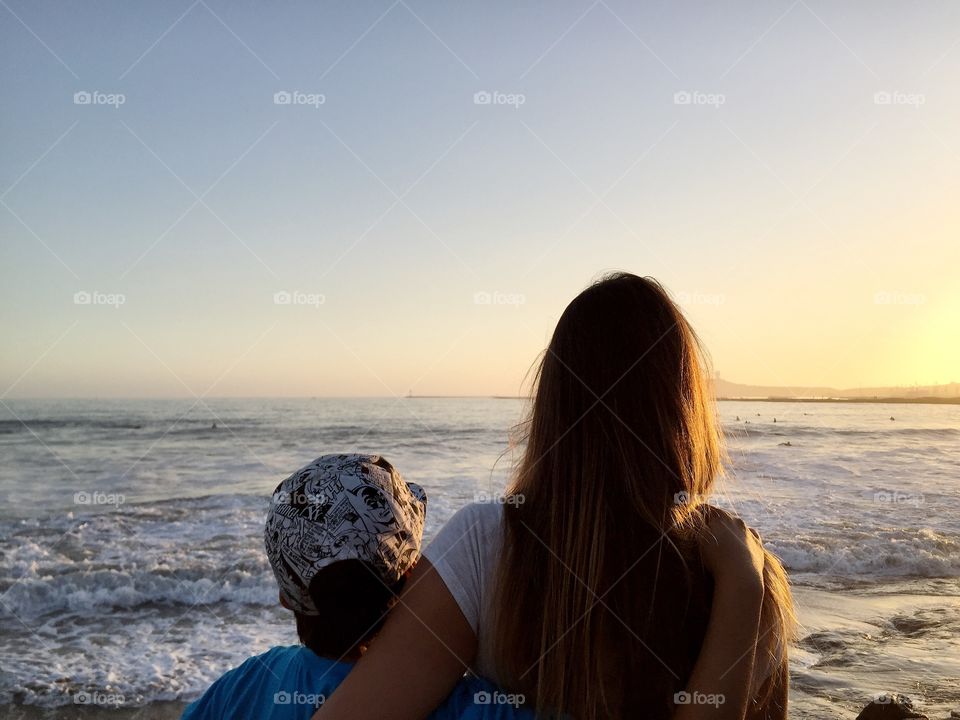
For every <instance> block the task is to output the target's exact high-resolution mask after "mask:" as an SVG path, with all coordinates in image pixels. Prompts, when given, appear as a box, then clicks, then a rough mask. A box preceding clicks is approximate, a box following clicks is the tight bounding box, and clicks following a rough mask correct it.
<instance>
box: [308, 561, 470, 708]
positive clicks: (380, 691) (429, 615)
mask: <svg viewBox="0 0 960 720" xmlns="http://www.w3.org/2000/svg"><path fill="white" fill-rule="evenodd" d="M476 652H477V636H476V634H475V633H474V631H473V628H472V627H471V626H470V623H468V622H467V619H466V618H465V617H464V616H463V613H462V612H460V608H459V606H458V605H457V602H456V600H454V598H453V596H452V595H451V594H450V591H449V590H447V586H446V585H445V584H444V582H443V580H442V579H441V578H440V575H439V574H438V573H437V571H436V570H435V569H434V568H433V566H432V565H431V564H430V562H429V561H428V560H427V559H426V558H421V560H420V562H418V563H417V567H416V568H415V569H414V571H413V574H412V575H411V576H410V580H409V582H408V583H407V589H406V590H404V592H403V593H402V594H401V596H400V601H399V602H398V603H397V605H396V606H395V607H394V608H393V610H391V611H390V617H389V618H387V622H386V624H385V625H384V627H383V629H382V630H381V631H380V633H379V634H378V635H377V637H376V639H375V640H374V641H373V643H372V644H371V646H370V649H369V650H368V651H367V653H366V654H365V655H364V656H363V657H362V658H361V659H360V660H359V661H358V662H357V664H356V666H355V667H354V668H353V670H351V671H350V674H349V675H347V677H346V679H345V680H344V681H343V682H342V683H341V684H340V686H339V687H338V688H337V691H336V692H335V693H333V695H331V696H330V697H329V698H328V699H327V701H326V702H325V703H324V705H323V706H322V707H321V708H320V709H319V710H317V712H316V713H314V715H313V718H312V720H421V719H422V718H426V717H427V716H428V715H429V714H430V713H431V712H433V710H434V709H436V707H437V706H438V705H440V703H442V702H443V701H444V700H445V699H446V697H447V695H449V694H450V691H451V690H452V689H453V687H454V685H456V684H457V681H459V680H460V678H461V677H462V676H463V673H464V671H465V670H466V669H467V667H468V666H469V665H470V664H471V663H473V660H474V656H475V655H476Z"/></svg>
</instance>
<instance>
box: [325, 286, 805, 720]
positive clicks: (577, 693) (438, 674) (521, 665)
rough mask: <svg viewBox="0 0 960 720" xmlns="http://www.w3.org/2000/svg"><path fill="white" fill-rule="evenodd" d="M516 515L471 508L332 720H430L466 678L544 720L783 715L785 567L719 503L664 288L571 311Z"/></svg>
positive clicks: (548, 366) (691, 368) (422, 572)
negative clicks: (522, 703) (479, 680)
mask: <svg viewBox="0 0 960 720" xmlns="http://www.w3.org/2000/svg"><path fill="white" fill-rule="evenodd" d="M523 430H524V436H525V437H524V440H525V448H524V453H523V457H522V459H521V461H520V463H519V466H518V467H517V469H516V471H515V473H514V477H513V481H512V484H511V486H510V488H509V489H508V491H507V494H506V495H505V496H504V498H503V499H502V500H503V501H502V502H496V503H484V504H474V505H470V506H467V507H466V508H464V509H462V510H461V511H460V512H458V513H457V514H456V515H455V516H454V517H453V518H452V519H451V520H450V522H449V523H448V524H447V525H446V526H445V527H444V528H443V529H442V530H441V531H440V533H439V534H438V536H437V537H436V539H435V540H434V541H433V543H432V544H431V545H430V546H429V547H428V548H427V550H426V551H425V552H424V557H423V559H422V560H421V562H420V563H419V565H418V566H417V568H416V569H415V570H414V573H413V576H412V577H411V579H410V582H409V583H408V585H407V589H406V590H405V591H404V593H403V595H401V597H400V601H399V603H398V604H397V606H396V608H395V609H394V610H393V611H392V613H391V615H390V617H389V618H388V619H387V622H386V625H385V627H384V629H383V631H382V632H381V634H380V635H379V636H378V638H377V639H376V640H375V641H374V643H373V644H372V646H371V648H370V650H369V651H368V652H367V654H366V655H365V656H364V657H363V658H362V659H361V660H360V661H359V662H358V663H357V665H356V667H355V668H354V670H353V671H352V672H351V673H350V675H349V676H348V677H347V679H346V680H345V681H344V683H343V684H342V685H341V686H340V688H339V689H338V690H337V692H336V693H335V694H334V695H333V696H332V697H331V698H329V699H328V701H327V703H326V704H325V705H324V706H323V707H322V708H321V709H320V710H319V711H318V713H317V714H316V715H315V718H317V720H341V719H342V720H346V719H347V718H350V719H351V720H358V719H360V720H366V719H367V718H371V719H372V718H379V719H381V720H382V719H383V718H389V719H395V720H414V719H415V718H423V717H426V716H427V715H428V714H429V712H430V711H431V710H432V709H433V708H434V707H436V706H437V705H438V704H439V703H440V701H441V700H442V699H443V698H444V696H445V694H446V693H447V692H449V690H450V689H451V688H452V687H453V685H454V684H455V683H456V681H457V679H458V678H459V677H460V675H461V674H462V673H463V672H464V670H465V669H468V670H470V671H472V672H475V673H476V674H479V675H482V676H485V677H487V678H489V679H491V680H493V681H494V682H496V683H498V684H499V685H500V686H501V687H503V688H504V689H505V691H507V692H509V693H511V696H513V697H522V698H524V699H525V700H526V703H527V705H528V706H529V707H532V708H534V709H535V710H536V711H537V713H538V715H539V716H541V717H565V718H571V719H572V720H596V719H600V718H622V717H644V718H671V717H672V718H686V719H689V718H697V717H709V718H712V719H714V720H719V719H721V718H724V719H725V718H744V717H749V718H785V717H786V698H787V670H786V661H787V657H786V656H787V651H786V649H787V645H788V642H789V640H790V637H791V631H792V624H793V614H792V605H791V600H790V593H789V587H788V584H787V580H786V576H785V574H784V572H783V568H782V567H781V565H780V564H779V562H778V561H777V560H776V558H774V557H773V556H772V555H770V554H769V553H766V552H765V551H764V550H763V549H762V547H761V546H760V544H759V541H758V539H757V538H756V537H755V534H753V533H752V532H751V531H749V530H748V529H747V528H746V527H745V526H744V525H743V523H742V522H741V521H739V520H737V519H736V518H733V517H732V516H730V515H728V514H726V513H723V512H721V511H719V510H716V509H715V508H711V507H710V506H708V505H707V504H706V499H707V498H708V496H709V495H710V493H711V490H712V489H713V487H714V485H715V483H716V482H717V480H718V478H719V477H720V476H721V474H722V471H723V446H722V441H721V433H720V430H719V427H718V423H717V420H716V417H715V414H714V409H713V398H712V392H711V389H710V387H709V379H708V366H707V363H706V360H705V356H704V353H703V352H702V349H701V346H700V343H699V341H698V339H697V336H696V334H695V333H694V331H693V329H692V328H691V327H690V325H689V323H688V322H687V320H686V318H685V317H684V316H683V314H682V312H681V311H680V309H679V308H678V307H677V305H676V304H675V303H674V302H673V301H672V300H671V299H670V297H669V295H668V294H667V293H666V291H665V290H664V289H663V288H662V287H661V286H660V285H659V284H658V283H657V282H656V281H655V280H652V279H650V278H642V277H638V276H635V275H630V274H626V273H617V274H612V275H608V276H606V277H604V278H603V279H601V280H600V281H598V282H596V283H594V284H593V285H591V286H590V287H588V288H587V289H586V290H584V291H583V292H582V293H581V294H580V295H578V296H577V297H576V298H575V299H574V300H573V301H572V302H571V303H570V305H569V306H568V307H567V308H566V310H565V311H564V313H563V315H562V316H561V318H560V320H559V322H558V323H557V327H556V329H555V331H554V334H553V337H552V339H551V341H550V345H549V347H548V348H547V350H546V351H545V353H544V355H543V358H542V361H541V364H540V366H539V370H538V372H537V375H536V378H535V383H534V390H533V398H532V404H531V408H530V415H529V418H528V419H527V421H526V423H525V425H524V428H523Z"/></svg>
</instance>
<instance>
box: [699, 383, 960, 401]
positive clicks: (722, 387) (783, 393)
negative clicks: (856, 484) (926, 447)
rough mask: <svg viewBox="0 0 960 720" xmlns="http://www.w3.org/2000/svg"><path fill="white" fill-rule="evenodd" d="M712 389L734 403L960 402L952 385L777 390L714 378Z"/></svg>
mask: <svg viewBox="0 0 960 720" xmlns="http://www.w3.org/2000/svg"><path fill="white" fill-rule="evenodd" d="M714 389H715V391H716V394H717V397H718V398H720V399H726V400H733V399H740V398H764V399H769V398H790V399H826V398H833V399H841V400H843V399H873V398H898V399H905V400H910V399H920V398H944V399H954V398H960V383H956V382H951V383H947V384H945V385H918V386H910V387H862V388H832V387H815V386H803V385H796V386H792V387H791V386H777V385H743V384H740V383H733V382H729V381H728V380H722V379H720V378H717V379H716V380H714Z"/></svg>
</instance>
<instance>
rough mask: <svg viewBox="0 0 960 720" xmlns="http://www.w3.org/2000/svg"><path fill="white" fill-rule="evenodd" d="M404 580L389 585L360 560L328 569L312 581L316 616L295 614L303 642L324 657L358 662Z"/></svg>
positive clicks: (342, 561)
mask: <svg viewBox="0 0 960 720" xmlns="http://www.w3.org/2000/svg"><path fill="white" fill-rule="evenodd" d="M404 580H405V578H401V579H400V580H399V581H398V582H396V583H394V584H392V585H387V584H386V583H384V582H383V580H381V579H380V578H379V577H378V576H377V574H376V571H375V570H374V569H373V568H371V567H368V566H367V565H365V563H363V562H362V561H360V560H341V561H338V562H335V563H333V564H331V565H327V566H326V567H324V568H323V569H322V570H320V571H318V572H317V574H316V575H314V577H313V580H311V581H310V597H311V599H312V600H313V605H314V607H315V609H316V614H313V615H305V614H303V613H299V612H295V616H296V619H297V635H298V636H299V637H300V642H302V643H303V644H304V645H306V646H307V647H308V648H310V649H311V650H313V651H314V652H315V653H316V654H317V655H321V656H323V657H328V658H333V659H336V660H340V659H353V658H356V657H357V656H358V655H359V654H360V652H361V650H362V648H363V647H364V646H366V645H367V643H368V642H369V641H370V640H371V639H372V638H373V636H374V635H376V634H377V632H379V631H380V628H381V627H382V626H383V622H384V620H385V619H386V615H387V611H388V610H389V609H390V606H391V605H392V604H393V600H394V598H395V597H396V595H398V594H399V592H400V590H401V589H402V587H403V584H404Z"/></svg>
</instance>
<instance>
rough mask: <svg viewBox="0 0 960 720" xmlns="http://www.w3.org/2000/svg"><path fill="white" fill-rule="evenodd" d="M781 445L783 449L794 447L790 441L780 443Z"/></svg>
mask: <svg viewBox="0 0 960 720" xmlns="http://www.w3.org/2000/svg"><path fill="white" fill-rule="evenodd" d="M780 445H782V446H783V447H793V445H791V444H790V441H789V440H787V441H786V442H782V443H780Z"/></svg>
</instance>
